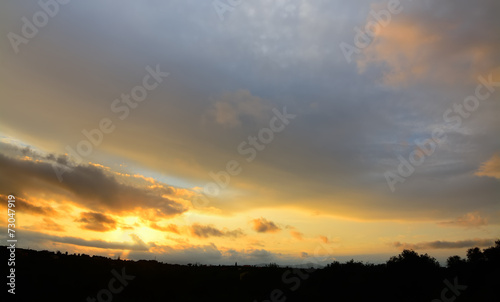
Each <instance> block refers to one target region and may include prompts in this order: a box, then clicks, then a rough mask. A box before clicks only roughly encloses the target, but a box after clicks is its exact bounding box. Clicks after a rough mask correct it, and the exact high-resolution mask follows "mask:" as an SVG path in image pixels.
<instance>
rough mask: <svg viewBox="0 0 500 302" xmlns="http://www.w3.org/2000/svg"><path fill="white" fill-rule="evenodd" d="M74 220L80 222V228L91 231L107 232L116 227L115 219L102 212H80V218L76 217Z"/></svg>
mask: <svg viewBox="0 0 500 302" xmlns="http://www.w3.org/2000/svg"><path fill="white" fill-rule="evenodd" d="M75 221H76V222H79V223H81V224H82V228H84V229H87V230H91V231H97V232H107V231H111V230H115V229H116V228H117V226H116V224H117V223H116V220H114V219H113V218H111V217H109V216H108V215H105V214H102V213H95V212H85V213H81V214H80V218H78V219H76V220H75Z"/></svg>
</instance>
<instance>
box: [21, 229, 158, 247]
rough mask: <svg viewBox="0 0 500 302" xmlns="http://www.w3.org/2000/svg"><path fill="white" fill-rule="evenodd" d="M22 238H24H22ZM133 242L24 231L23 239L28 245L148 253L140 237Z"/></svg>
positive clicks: (135, 237)
mask: <svg viewBox="0 0 500 302" xmlns="http://www.w3.org/2000/svg"><path fill="white" fill-rule="evenodd" d="M21 236H22V237H21ZM130 236H131V238H132V242H113V241H104V240H87V239H83V238H78V237H72V236H56V235H49V234H45V233H39V232H33V231H23V232H22V235H20V236H19V237H20V238H22V240H23V241H25V242H26V243H28V242H33V243H45V242H46V241H52V242H59V243H65V244H72V245H77V246H82V247H94V248H99V249H113V250H114V249H116V250H133V251H147V250H148V249H149V246H148V245H147V244H145V243H144V242H143V241H142V240H140V239H139V237H138V236H137V235H135V234H131V235H130Z"/></svg>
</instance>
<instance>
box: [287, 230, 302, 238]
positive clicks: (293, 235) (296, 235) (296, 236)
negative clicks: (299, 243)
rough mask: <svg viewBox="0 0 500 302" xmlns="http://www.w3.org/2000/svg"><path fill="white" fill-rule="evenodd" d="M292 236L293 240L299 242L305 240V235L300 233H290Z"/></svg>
mask: <svg viewBox="0 0 500 302" xmlns="http://www.w3.org/2000/svg"><path fill="white" fill-rule="evenodd" d="M290 235H292V237H293V238H295V239H297V240H303V239H304V234H302V233H301V232H299V231H290Z"/></svg>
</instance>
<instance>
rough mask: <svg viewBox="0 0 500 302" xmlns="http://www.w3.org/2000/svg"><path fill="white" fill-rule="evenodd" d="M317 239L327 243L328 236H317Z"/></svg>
mask: <svg viewBox="0 0 500 302" xmlns="http://www.w3.org/2000/svg"><path fill="white" fill-rule="evenodd" d="M319 239H320V240H321V241H323V243H328V237H326V236H319Z"/></svg>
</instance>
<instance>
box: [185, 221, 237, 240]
mask: <svg viewBox="0 0 500 302" xmlns="http://www.w3.org/2000/svg"><path fill="white" fill-rule="evenodd" d="M190 231H191V234H192V235H194V236H196V237H199V238H208V237H240V236H243V235H244V234H243V232H242V231H241V230H240V229H237V230H233V231H227V230H219V229H217V228H215V227H213V226H210V225H200V224H198V223H195V224H193V225H192V226H191V228H190Z"/></svg>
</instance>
